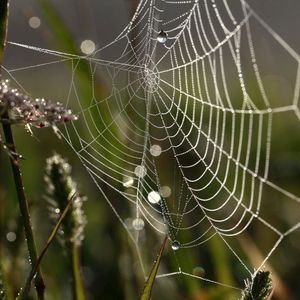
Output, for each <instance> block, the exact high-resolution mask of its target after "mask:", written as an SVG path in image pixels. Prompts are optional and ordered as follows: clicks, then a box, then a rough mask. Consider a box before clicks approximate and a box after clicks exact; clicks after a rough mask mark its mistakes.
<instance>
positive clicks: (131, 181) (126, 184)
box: [123, 177, 134, 188]
mask: <svg viewBox="0 0 300 300" xmlns="http://www.w3.org/2000/svg"><path fill="white" fill-rule="evenodd" d="M133 184H134V179H133V178H132V177H125V178H124V179H123V186H124V187H125V188H128V187H131V186H132V185H133Z"/></svg>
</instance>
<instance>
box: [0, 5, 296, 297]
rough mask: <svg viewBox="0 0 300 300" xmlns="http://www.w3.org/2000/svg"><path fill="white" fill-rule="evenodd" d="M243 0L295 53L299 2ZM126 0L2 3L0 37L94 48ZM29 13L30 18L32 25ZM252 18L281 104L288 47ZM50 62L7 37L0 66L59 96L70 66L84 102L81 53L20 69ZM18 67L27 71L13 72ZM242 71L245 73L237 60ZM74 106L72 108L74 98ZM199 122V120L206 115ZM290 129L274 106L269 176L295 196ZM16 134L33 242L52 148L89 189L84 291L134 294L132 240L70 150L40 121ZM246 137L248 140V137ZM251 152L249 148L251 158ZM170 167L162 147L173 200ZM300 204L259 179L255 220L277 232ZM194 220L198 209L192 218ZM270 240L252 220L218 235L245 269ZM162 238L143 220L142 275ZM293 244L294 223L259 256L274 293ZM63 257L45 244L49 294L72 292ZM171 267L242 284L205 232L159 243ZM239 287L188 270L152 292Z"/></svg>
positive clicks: (8, 185) (122, 17) (290, 264)
mask: <svg viewBox="0 0 300 300" xmlns="http://www.w3.org/2000/svg"><path fill="white" fill-rule="evenodd" d="M251 2H253V3H250V4H251V5H252V6H253V8H254V9H255V10H256V11H257V12H258V13H259V14H260V16H261V17H262V18H263V20H266V22H268V24H270V25H271V27H272V28H274V30H275V31H276V32H278V33H279V34H280V35H281V36H283V37H284V38H285V40H286V41H287V42H288V43H289V44H290V45H291V47H292V49H294V50H295V51H296V52H297V51H298V50H300V40H299V38H298V37H297V34H296V30H295V29H296V28H297V26H298V22H299V11H300V10H299V9H300V7H299V6H300V5H299V3H297V1H296V0H294V1H292V0H290V1H286V2H285V4H283V3H282V1H279V0H278V1H263V2H262V1H251ZM136 6H137V1H135V0H114V1H112V0H110V1H109V0H107V1H86V2H83V1H76V0H74V1H63V2H61V1H46V0H40V1H34V0H32V1H29V0H26V1H22V3H20V2H17V1H11V5H10V18H9V32H8V41H12V42H18V43H24V44H28V45H32V46H37V47H41V48H46V49H51V50H57V51H62V52H66V53H72V54H77V55H81V54H82V53H81V50H80V45H81V43H82V41H84V40H86V39H90V40H93V41H94V42H95V45H96V49H98V48H101V47H102V46H103V45H106V44H107V43H108V42H110V41H111V40H112V39H114V38H115V37H116V36H117V34H118V33H119V32H120V31H121V30H122V29H123V28H124V26H126V25H127V24H128V22H129V20H130V17H131V16H132V14H133V12H134V9H135V7H136ZM175 13H176V8H175ZM32 17H38V20H37V19H36V20H33V19H32ZM30 20H31V22H33V24H32V23H31V25H30ZM36 22H37V23H36ZM39 22H40V24H39ZM37 25H38V26H37ZM252 25H253V28H255V30H256V31H255V32H256V34H254V35H253V40H254V43H255V45H256V46H257V47H256V50H257V51H258V56H259V57H260V60H259V61H258V64H259V67H260V72H261V74H262V75H263V78H262V80H263V83H264V85H265V87H266V90H267V93H268V96H269V97H270V99H272V102H271V106H272V107H283V106H286V105H289V103H290V102H291V99H292V97H293V93H294V90H295V89H294V87H295V83H296V73H297V68H298V63H299V61H296V60H294V59H293V58H292V56H291V53H290V52H288V51H287V50H286V49H284V48H283V47H281V46H278V44H277V43H275V42H274V38H273V36H271V35H270V34H268V33H262V34H261V36H260V34H259V33H260V31H261V30H262V29H261V28H260V27H259V26H257V24H252ZM256 26H257V28H256ZM35 27H36V28H35ZM116 51H117V50H116ZM298 52H299V51H298ZM106 54H107V56H108V57H106V58H105V59H108V60H110V59H113V58H114V55H115V53H113V52H111V53H106ZM100 58H101V57H100ZM51 59H52V57H51V56H49V57H48V56H47V54H45V53H39V52H35V51H32V50H26V49H23V48H21V47H16V46H13V45H11V44H8V45H7V48H6V53H5V60H4V64H3V65H4V67H5V68H6V69H8V70H12V71H10V72H9V74H10V76H12V77H11V80H12V82H13V85H14V86H16V87H18V86H17V85H16V82H19V83H20V84H21V86H22V88H24V89H25V91H26V92H28V93H29V94H30V95H32V96H33V97H46V98H50V99H55V100H59V101H62V102H64V103H65V102H66V99H67V97H68V92H69V90H68V89H69V86H70V80H71V76H70V75H71V74H75V73H76V79H75V82H76V87H77V89H78V90H77V91H78V94H79V95H80V98H84V99H91V95H92V87H91V75H92V72H91V69H90V66H89V64H88V62H87V61H85V60H82V61H80V62H79V63H78V66H77V71H76V72H74V73H72V72H71V70H72V69H71V68H72V67H73V68H74V65H72V64H71V62H70V61H66V62H65V63H63V62H59V63H57V64H49V65H45V66H42V67H33V68H30V66H37V65H38V64H44V63H47V62H50V61H51ZM229 64H230V62H229ZM225 65H226V64H225ZM23 67H26V68H25V69H24V70H18V69H19V68H23ZM124 73H125V72H124ZM245 73H246V75H245V76H246V77H247V69H245ZM97 75H99V76H97V78H96V79H95V81H94V82H95V89H94V90H96V92H97V97H99V98H101V97H104V96H105V95H107V94H109V91H108V90H109V89H110V82H109V77H106V76H105V75H107V73H105V72H102V73H101V70H100V72H99V74H98V73H97ZM7 76H8V74H6V73H5V72H4V73H3V77H7ZM122 76H125V75H120V80H124V78H123V77H122ZM248 78H249V79H248V81H247V85H248V86H247V88H248V91H249V92H250V93H251V97H254V98H255V97H256V95H257V100H256V101H257V102H256V103H257V104H258V106H259V104H261V102H262V101H261V100H259V99H258V98H259V97H260V92H259V89H258V87H257V83H256V81H255V80H254V77H253V75H250V72H249V77H248ZM14 79H16V82H14ZM121 85H122V84H121ZM121 85H120V86H121ZM236 85H238V84H237V83H236V82H233V83H230V84H229V87H231V90H232V91H231V95H236V96H235V97H236V99H237V100H236V102H238V101H239V100H238V99H239V97H240V95H239V91H237V90H238V89H236ZM18 88H19V89H20V87H18ZM72 97H74V94H71V97H70V98H72ZM234 101H235V100H233V102H234ZM89 105H90V102H87V103H84V104H83V107H88V106H89ZM261 105H262V104H261ZM70 106H72V105H70ZM105 108H106V106H105V105H103V106H102V108H101V115H102V118H103V119H102V121H101V122H102V123H106V121H105V120H109V118H110V117H111V116H110V114H109V113H107V111H105ZM74 109H75V111H80V109H79V108H78V107H75V108H74ZM189 109H191V107H189ZM103 120H104V121H103ZM101 122H100V120H99V124H100V125H99V127H101V126H102V125H103V124H102V123H101ZM205 122H206V124H207V120H206V121H204V123H205ZM101 124H102V125H101ZM299 128H300V122H299V120H298V119H297V118H296V117H295V114H294V112H293V111H287V112H283V113H280V114H274V118H273V127H272V144H271V145H272V150H271V157H270V171H269V177H268V178H269V180H270V181H272V182H274V183H275V184H276V185H278V186H280V187H283V188H285V189H286V190H288V191H290V192H291V193H293V194H295V195H300V185H299V180H300V151H299V150H300V136H299V134H298V132H299ZM82 130H83V129H82ZM14 132H15V136H16V143H17V148H18V152H19V153H21V154H22V155H23V156H24V157H25V160H24V161H23V162H22V171H23V177H24V183H25V187H26V193H27V195H28V199H29V200H30V210H31V214H32V219H33V223H34V233H35V235H36V239H37V242H38V249H41V248H42V247H43V245H44V243H45V241H46V240H47V238H48V236H49V234H50V232H51V228H52V223H51V221H50V219H49V217H48V212H47V203H46V201H45V199H44V195H45V193H46V187H45V183H44V169H45V160H46V158H47V157H49V156H51V155H52V154H53V152H54V151H56V152H58V153H60V154H61V155H62V156H64V157H65V158H67V159H68V161H69V163H70V164H71V165H72V168H73V171H72V172H73V178H74V180H75V181H77V183H78V186H79V190H80V191H81V192H82V194H84V195H86V196H87V198H88V201H86V202H85V203H84V209H85V213H86V216H87V220H88V224H87V226H86V229H85V239H84V242H83V245H82V248H81V264H82V274H83V278H84V284H85V288H86V296H87V299H128V300H129V299H138V295H139V294H140V292H141V290H142V287H143V283H144V277H143V274H142V272H141V268H140V266H139V263H138V257H137V252H136V249H135V245H134V244H133V243H132V241H131V240H130V239H129V238H128V235H127V232H126V231H125V230H124V227H123V226H122V224H121V223H120V222H119V220H118V218H117V217H116V215H115V214H114V213H113V211H112V210H111V208H110V207H109V205H108V204H107V202H106V200H105V199H104V197H103V195H102V194H101V192H100V191H99V189H98V188H97V186H96V184H95V183H94V182H93V180H92V179H91V177H90V175H89V174H88V172H87V171H86V169H85V168H84V167H83V165H82V163H81V162H80V160H79V159H78V156H77V155H76V153H75V152H74V151H73V150H72V149H71V147H69V146H68V145H67V143H66V142H65V141H64V140H63V139H58V137H57V136H56V135H55V134H54V133H53V131H52V130H51V129H49V128H45V129H42V130H34V136H31V134H30V133H29V132H27V131H26V130H25V129H24V128H23V127H22V126H15V127H14ZM253 138H256V137H255V135H253ZM104 143H105V141H104ZM74 145H75V143H74ZM106 146H107V147H109V144H104V147H106ZM101 147H102V146H101ZM101 149H102V148H101ZM0 151H1V152H0V153H1V161H0V164H1V165H0V176H1V177H0V178H1V181H0V236H1V248H0V255H1V261H2V265H3V273H4V278H5V280H6V281H7V283H8V287H9V289H10V290H11V292H12V293H16V291H17V289H18V288H19V287H20V286H21V285H22V284H23V282H24V280H25V279H26V275H27V273H28V271H29V265H28V262H27V256H26V254H27V252H26V247H25V244H24V235H23V232H22V230H23V229H22V226H21V223H20V218H19V212H18V206H17V201H16V194H15V190H14V185H13V182H12V176H11V171H10V166H9V164H8V159H7V155H6V153H5V152H4V151H2V150H0ZM101 151H102V150H101ZM261 151H262V152H263V153H265V151H266V149H265V148H264V147H262V148H261ZM255 153H256V152H255V151H254V154H253V155H255ZM251 158H252V156H251ZM189 159H190V163H192V162H193V160H194V159H195V158H194V157H193V156H191V157H190V158H189ZM253 159H255V157H253ZM186 163H187V164H188V163H189V162H186ZM173 165H174V158H173V157H172V155H166V156H164V161H163V166H162V167H161V170H160V172H161V176H162V177H163V178H165V181H166V182H167V183H170V185H171V187H172V189H173V191H174V192H173V195H172V197H174V199H173V198H172V199H173V201H176V199H175V197H177V196H178V194H177V195H176V193H175V190H176V187H177V186H178V185H179V184H181V181H180V180H179V179H178V178H176V179H175V180H174V179H173V176H172V175H173V172H174V169H175V168H174V167H173ZM165 166H171V167H169V168H166V167H165ZM100 187H101V188H102V190H103V191H104V193H105V194H106V195H107V196H108V198H109V200H112V203H114V204H115V205H118V209H120V211H121V212H122V215H121V217H122V218H124V220H125V216H126V215H128V218H129V217H133V216H132V215H131V214H132V210H131V206H130V205H128V204H127V202H126V201H125V200H124V201H123V202H122V200H123V199H121V196H120V195H119V194H118V193H115V192H114V191H113V190H111V189H109V188H108V187H106V186H104V185H101V183H100ZM212 188H213V187H212ZM246 195H247V193H246ZM245 197H247V196H245ZM116 203H117V204H116ZM299 211H300V210H299V205H298V204H297V203H296V202H295V201H292V200H291V199H290V197H288V196H285V195H282V194H280V193H278V192H277V191H276V190H274V189H272V188H270V187H268V186H266V187H265V188H264V192H263V206H262V217H263V218H264V219H265V220H267V222H270V224H276V226H277V225H278V228H280V229H279V230H280V231H281V232H285V231H286V230H288V229H289V228H291V227H292V226H293V225H294V224H296V223H297V222H299ZM192 217H193V218H197V216H192ZM254 223H255V222H254ZM12 233H15V234H16V238H11V237H12V235H11V234H12ZM190 235H191V236H192V235H193V233H190V232H185V233H184V235H183V236H182V239H183V240H189V239H191V237H190ZM275 239H276V237H273V236H272V234H270V231H268V230H264V229H263V228H262V226H261V225H259V224H256V223H255V224H253V226H251V228H249V229H248V230H247V231H246V232H245V234H244V235H241V236H238V237H237V238H230V239H229V240H228V242H229V244H230V245H231V246H232V247H233V248H234V249H235V251H238V253H239V255H240V257H241V258H242V260H243V261H244V262H245V263H246V264H247V265H252V266H253V268H254V267H255V266H258V265H259V262H261V260H262V258H264V257H265V256H266V255H267V254H268V252H269V251H270V249H271V247H272V246H273V243H274V240H275ZM161 241H162V235H159V234H157V233H155V232H154V230H153V229H152V228H151V226H147V224H146V227H145V229H144V230H143V231H142V232H141V233H140V237H139V244H138V247H139V251H140V252H139V253H140V254H142V256H143V260H144V261H143V264H144V267H145V269H146V273H148V272H149V271H150V268H151V264H152V262H153V261H154V259H155V257H156V253H157V252H158V249H159V247H160V243H161ZM299 250H300V235H299V231H298V230H296V231H294V232H293V233H292V234H291V235H289V236H288V237H286V238H285V239H284V241H283V242H282V243H281V244H280V245H279V246H278V248H277V249H276V251H275V252H274V253H273V255H272V256H271V257H270V259H269V260H268V263H269V265H268V266H266V268H270V266H271V267H272V268H273V269H272V271H273V275H274V286H275V292H274V294H273V296H272V299H278V300H285V299H286V300H292V299H299V298H300V288H299V284H298V272H299V270H300V259H299ZM65 255H66V254H65V253H64V251H63V250H62V248H61V247H60V245H59V243H58V242H55V243H54V244H53V245H52V246H51V247H50V249H49V251H48V253H47V255H46V257H45V258H44V260H43V262H42V270H43V273H44V275H45V280H46V285H47V288H46V293H47V299H70V298H71V294H70V282H69V280H68V270H67V268H66V264H65V263H64V262H65ZM179 266H180V267H181V268H182V270H184V271H186V272H188V273H189V274H193V275H198V276H204V277H207V278H209V279H213V280H215V281H217V282H223V283H226V284H228V285H230V286H234V287H238V288H243V287H244V282H243V281H244V279H245V278H247V277H248V276H249V274H247V273H246V272H245V269H244V268H243V267H242V265H241V264H240V263H237V261H236V258H235V257H234V256H233V255H232V253H231V252H230V251H229V250H228V247H226V246H225V245H224V243H223V242H222V241H221V240H220V239H219V238H217V237H213V238H211V239H210V240H209V241H208V242H207V243H204V244H202V245H201V246H199V247H193V248H186V249H181V250H180V251H178V252H176V253H174V252H173V251H172V250H171V247H170V245H168V246H167V249H166V251H165V255H164V257H163V261H162V264H161V266H160V272H159V273H162V274H163V273H168V272H176V271H178V267H179ZM239 295H240V291H239V290H235V289H233V288H228V287H223V286H221V285H218V284H214V283H209V282H205V281H203V280H200V279H196V278H192V277H191V276H183V275H176V276H169V277H165V278H160V279H158V280H157V281H156V284H155V289H154V294H153V299H166V300H168V299H195V300H196V299H199V300H200V299H204V300H205V299H215V300H217V299H226V300H227V299H238V297H239Z"/></svg>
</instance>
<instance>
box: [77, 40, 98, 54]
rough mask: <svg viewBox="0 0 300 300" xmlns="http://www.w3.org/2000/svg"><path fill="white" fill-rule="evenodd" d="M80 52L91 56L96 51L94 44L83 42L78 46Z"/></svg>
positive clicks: (89, 41)
mask: <svg viewBox="0 0 300 300" xmlns="http://www.w3.org/2000/svg"><path fill="white" fill-rule="evenodd" d="M80 50H81V52H82V53H84V54H87V55H89V54H92V53H93V52H94V51H95V50H96V46H95V43H94V42H93V41H91V40H84V41H83V42H82V43H81V45H80Z"/></svg>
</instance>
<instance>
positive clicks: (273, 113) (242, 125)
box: [3, 0, 300, 285]
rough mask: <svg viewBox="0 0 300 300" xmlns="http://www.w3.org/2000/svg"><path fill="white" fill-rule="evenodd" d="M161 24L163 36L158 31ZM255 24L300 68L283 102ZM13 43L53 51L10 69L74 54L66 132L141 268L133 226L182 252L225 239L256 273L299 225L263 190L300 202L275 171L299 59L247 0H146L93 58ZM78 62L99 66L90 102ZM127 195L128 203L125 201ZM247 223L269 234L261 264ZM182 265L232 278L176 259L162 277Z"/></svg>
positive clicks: (292, 111)
mask: <svg viewBox="0 0 300 300" xmlns="http://www.w3.org/2000/svg"><path fill="white" fill-rule="evenodd" d="M161 30H163V33H164V34H165V35H166V41H165V42H163V43H161V42H159V41H158V40H157V38H158V37H159V36H160V35H161ZM258 32H259V34H261V35H263V36H266V37H268V40H270V43H271V44H272V45H274V47H275V48H276V49H278V51H280V53H281V55H282V56H286V57H287V58H288V59H290V61H291V65H292V66H293V67H294V69H295V72H294V73H292V75H291V76H293V87H292V90H293V91H292V93H291V95H290V98H287V99H284V100H283V101H281V103H279V102H278V101H273V98H272V95H271V94H272V93H271V92H270V91H269V90H268V89H267V88H266V86H265V83H264V82H263V79H262V71H261V70H260V66H263V65H264V57H263V55H262V54H261V51H257V47H258V46H259V45H260V44H259V39H258ZM9 45H10V46H12V47H18V48H24V49H26V50H32V51H33V53H36V52H38V53H39V54H40V55H42V56H45V58H46V59H47V61H46V62H43V63H39V64H35V65H32V66H24V67H21V68H17V69H9V68H5V66H3V68H4V69H5V71H7V73H8V74H9V75H10V76H11V77H12V78H13V77H14V76H15V75H14V74H17V73H18V72H23V71H24V70H28V71H29V70H32V69H39V68H44V67H47V66H49V65H51V64H64V63H65V62H66V61H69V62H71V63H72V74H71V76H70V84H69V89H68V91H69V92H68V95H67V96H66V103H65V104H66V106H68V107H71V108H72V109H73V110H75V111H76V112H77V113H78V115H79V117H80V120H79V121H76V122H74V123H72V124H71V125H66V127H65V128H64V129H62V131H61V134H62V136H63V137H64V138H65V140H66V141H67V142H68V143H69V144H70V146H71V147H72V148H73V149H74V151H75V152H76V153H77V155H78V157H79V158H80V160H81V161H82V163H83V164H84V166H85V167H86V169H87V171H88V172H89V174H90V175H91V177H92V178H93V180H94V181H95V183H96V184H97V186H98V187H99V190H100V191H101V192H102V194H103V197H105V199H106V201H107V202H108V203H109V205H110V206H111V208H112V210H113V213H114V214H115V215H116V216H117V217H118V218H119V220H120V222H121V223H122V224H123V226H124V228H125V230H126V231H127V232H128V234H129V237H130V238H131V239H132V241H133V243H134V245H135V247H136V249H137V253H138V255H139V258H140V262H141V266H142V267H143V259H142V254H141V251H140V244H139V235H140V232H141V231H139V230H135V229H142V228H143V222H145V226H146V227H147V228H149V227H150V228H153V229H154V230H156V231H157V232H159V233H165V232H167V233H168V235H169V239H170V242H171V243H174V242H175V243H177V246H178V247H177V248H180V250H179V251H181V249H184V248H191V247H196V246H200V247H201V244H203V243H206V242H207V241H209V240H210V239H211V238H213V237H218V238H220V239H221V240H222V242H223V244H224V247H226V248H227V249H229V251H230V252H231V253H232V254H233V255H234V257H235V259H236V260H237V261H238V263H239V264H240V265H241V266H242V267H243V268H244V269H245V270H246V273H248V275H250V276H254V274H255V272H256V271H257V270H260V269H261V268H262V267H263V266H264V265H265V264H266V262H267V260H268V259H269V257H270V256H271V254H272V253H273V252H274V251H275V250H276V249H277V248H278V247H279V245H280V244H281V242H282V241H283V240H284V239H286V238H287V236H289V235H291V234H292V233H293V232H295V231H296V230H298V229H299V226H300V222H299V215H298V216H296V217H295V218H294V219H293V220H291V221H290V223H289V227H288V228H286V227H283V228H281V227H280V225H279V224H277V223H276V222H274V221H273V220H272V219H271V218H270V217H269V216H268V214H267V213H265V211H266V210H268V205H272V204H271V203H269V202H267V201H270V200H269V199H265V198H264V191H265V190H268V191H269V192H270V191H271V193H272V194H273V195H276V197H277V199H283V201H287V202H293V203H295V204H296V205H297V206H296V207H298V204H299V201H300V198H299V197H298V196H296V195H294V194H293V193H291V192H290V191H289V190H288V189H285V188H283V187H281V186H280V185H278V184H276V183H274V182H273V181H272V180H270V179H269V163H270V156H271V154H270V153H271V149H272V147H271V146H272V138H273V136H272V132H273V131H272V130H273V124H274V122H275V119H276V118H277V116H281V115H284V116H285V114H287V113H289V116H291V118H295V119H296V120H297V121H299V120H300V113H299V105H298V101H299V84H300V72H299V62H300V56H299V54H298V53H297V52H296V51H294V50H293V49H292V48H291V47H290V46H289V45H288V44H287V43H286V42H285V41H284V40H283V39H282V38H281V37H280V36H279V35H278V34H277V33H276V32H275V31H274V30H273V29H272V28H271V27H270V26H269V25H268V24H267V23H265V22H264V20H263V19H262V18H260V16H259V15H257V14H256V12H255V11H253V10H252V8H251V7H250V6H249V5H248V3H247V2H246V1H243V0H239V1H227V0H219V1H217V0H204V1H198V0H193V1H192V0H190V1H189V0H187V1H164V0H144V1H140V3H139V4H138V6H137V8H136V12H135V13H134V15H133V18H132V20H131V21H130V23H129V24H128V25H127V26H126V27H125V28H124V30H123V31H122V32H121V33H120V34H119V35H118V36H117V37H116V38H115V39H114V40H113V41H112V42H111V43H109V44H107V45H105V46H104V47H102V48H100V49H97V50H96V51H95V52H94V53H93V54H92V55H90V56H78V55H74V54H70V53H63V52H58V51H52V50H49V49H43V48H38V47H35V46H30V45H25V44H20V43H16V42H9ZM108 54H109V55H108ZM106 56H114V57H113V58H111V57H110V58H109V59H107V60H106V59H105V57H106ZM52 57H56V58H55V60H53V58H52ZM49 58H50V59H49ZM81 61H87V62H88V63H89V67H90V74H91V78H90V85H91V91H92V92H91V98H90V99H85V100H84V101H83V99H81V97H80V96H79V94H78V91H77V84H76V78H75V77H76V72H77V68H78V64H79V63H80V62H81ZM99 73H100V74H101V76H103V77H105V79H106V80H107V81H108V82H109V84H108V86H109V91H107V95H105V96H103V97H102V98H101V99H99V98H98V97H97V95H96V92H95V91H96V89H97V87H96V86H95V83H96V80H95V78H96V76H98V74H99ZM170 157H172V158H173V159H172V160H170ZM166 169H167V170H168V172H167V173H168V175H163V176H162V175H161V174H165V173H166ZM169 187H170V188H171V189H172V192H171V195H170V188H169ZM112 193H115V194H117V195H119V197H115V196H111V195H112ZM151 195H152V196H151ZM124 199H126V200H127V201H126V205H128V206H129V210H128V208H126V209H124V204H120V202H122V203H124V201H125V200H124ZM149 200H150V201H149ZM264 203H267V204H266V205H264ZM298 209H299V207H298ZM297 217H298V219H297ZM129 218H131V221H130V222H129V221H128V220H129ZM132 222H133V223H132ZM251 226H256V227H260V228H262V230H264V231H266V232H269V235H270V236H271V237H272V238H271V242H270V243H269V248H268V249H266V250H265V252H264V254H263V259H262V260H261V261H260V262H259V263H258V264H257V265H256V269H255V270H256V271H253V267H252V265H251V264H250V263H249V262H247V261H246V260H245V258H244V257H243V256H240V255H239V250H238V248H236V245H235V243H233V242H232V238H239V236H241V235H242V234H243V233H244V232H245V231H246V229H247V230H248V229H249V230H250V229H251ZM139 227H140V228H139ZM186 232H188V235H186ZM255 242H257V244H258V245H259V241H255ZM175 248H176V247H175ZM144 272H145V270H144ZM146 273H147V272H146ZM176 274H184V275H187V276H190V277H195V278H200V279H201V280H206V281H208V282H212V283H217V284H220V285H222V284H225V285H226V283H221V282H217V281H214V280H213V279H209V278H203V277H201V276H197V275H194V274H192V273H191V271H190V270H188V271H187V272H186V271H185V270H182V269H181V266H180V262H179V260H178V269H177V270H175V271H174V272H170V273H161V274H160V275H158V277H168V276H172V275H176Z"/></svg>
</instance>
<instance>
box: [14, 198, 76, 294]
mask: <svg viewBox="0 0 300 300" xmlns="http://www.w3.org/2000/svg"><path fill="white" fill-rule="evenodd" d="M75 198H76V194H73V195H72V197H71V198H70V200H69V202H68V204H67V205H66V207H65V209H64V210H63V212H62V214H61V215H60V217H59V219H58V221H57V223H56V225H55V226H54V228H53V230H52V232H51V234H50V236H49V238H48V240H47V242H46V245H45V247H44V248H43V250H42V252H41V254H40V255H39V257H38V259H37V261H36V264H35V265H34V266H33V268H32V270H31V272H30V274H29V276H28V278H27V280H26V283H25V286H24V288H23V289H22V291H21V293H20V295H19V297H18V299H20V300H21V299H27V297H28V293H29V290H30V286H31V282H32V280H33V278H34V276H35V274H36V272H37V269H38V267H39V265H40V263H41V261H42V259H43V257H44V255H45V254H46V252H47V250H48V248H49V246H50V245H51V243H52V242H53V240H54V238H55V236H56V234H57V232H58V229H59V227H60V225H61V223H62V221H63V219H64V218H65V216H66V215H67V213H68V211H69V209H70V208H71V205H72V203H73V200H74V199H75Z"/></svg>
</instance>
